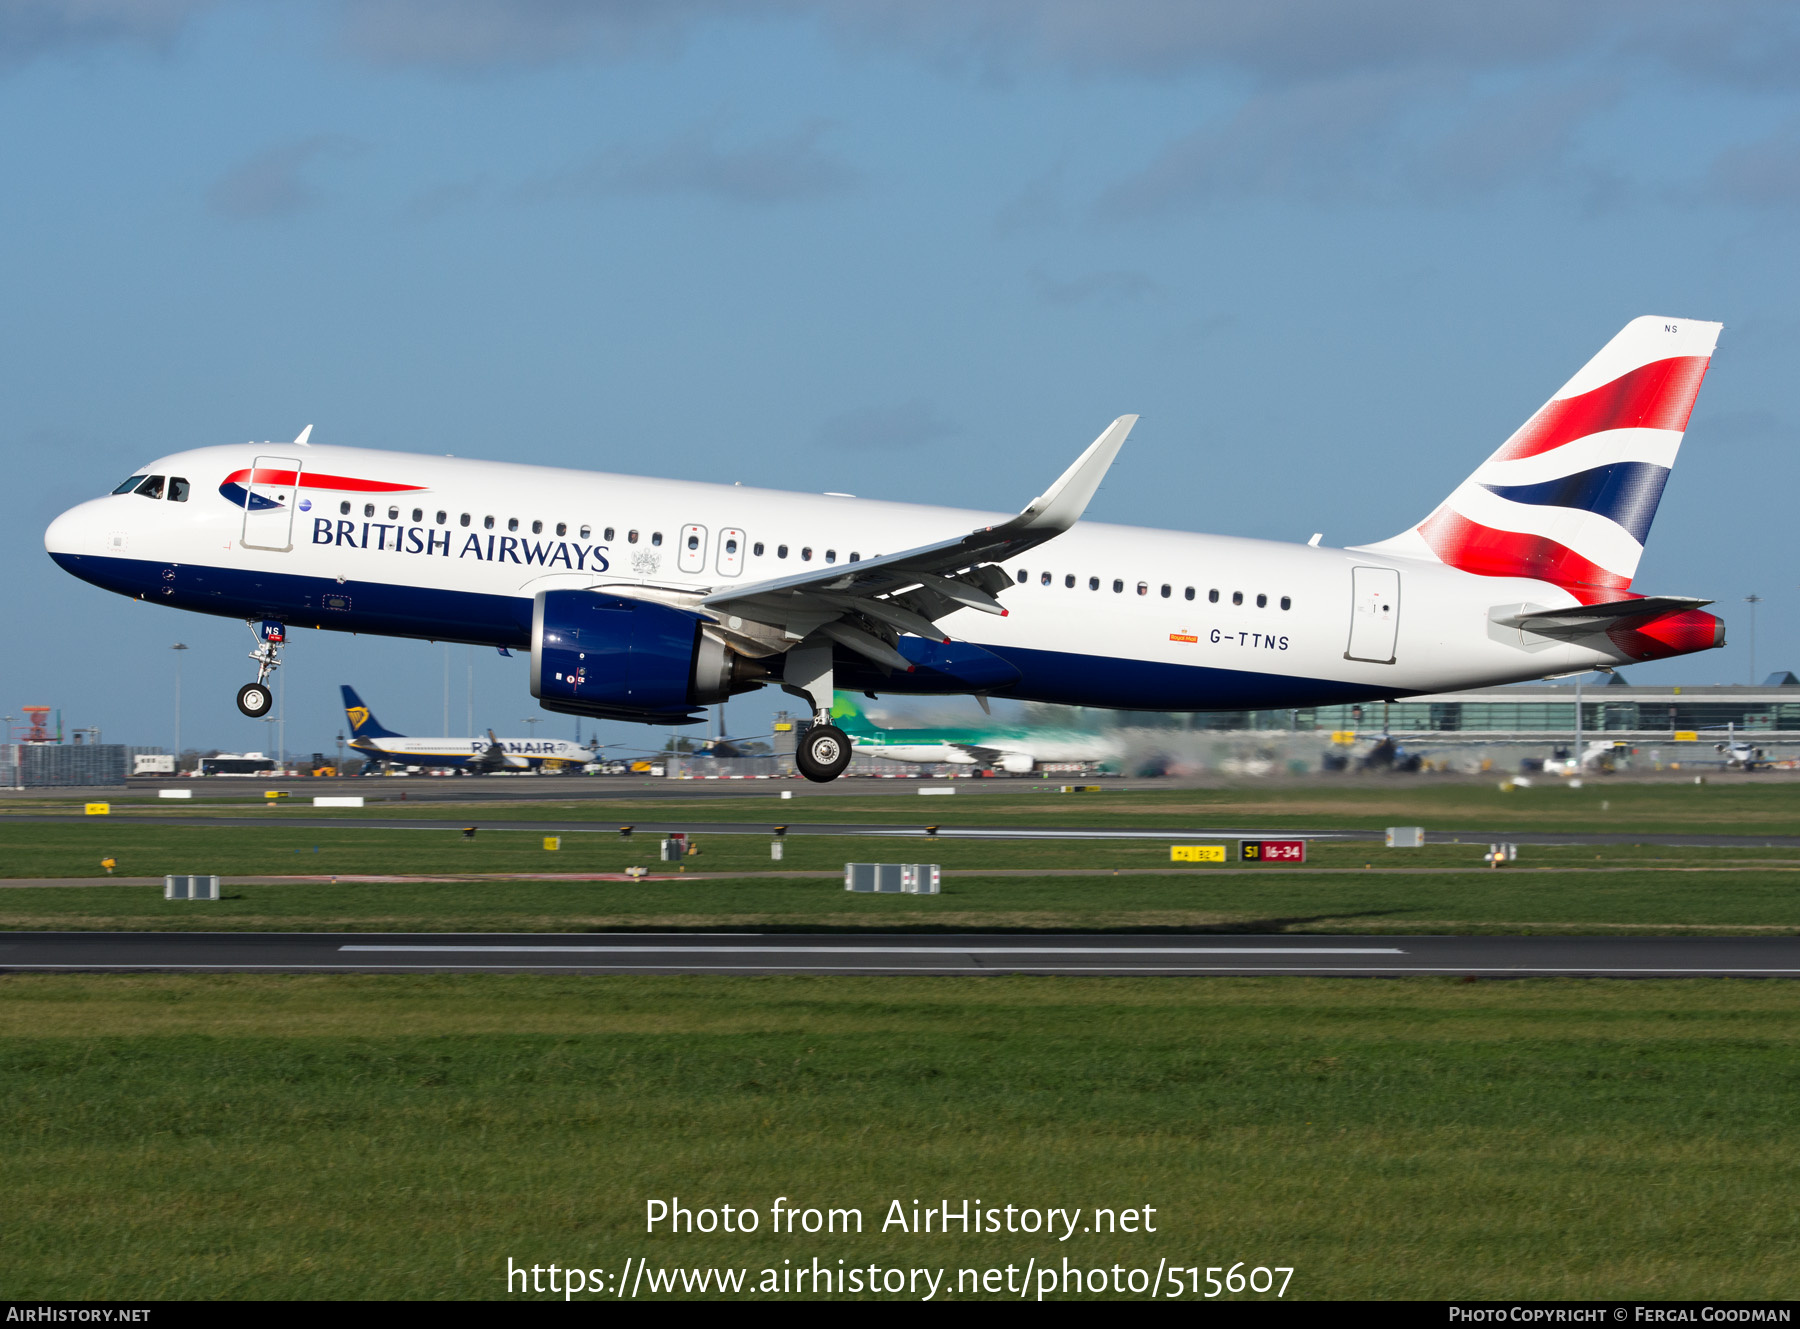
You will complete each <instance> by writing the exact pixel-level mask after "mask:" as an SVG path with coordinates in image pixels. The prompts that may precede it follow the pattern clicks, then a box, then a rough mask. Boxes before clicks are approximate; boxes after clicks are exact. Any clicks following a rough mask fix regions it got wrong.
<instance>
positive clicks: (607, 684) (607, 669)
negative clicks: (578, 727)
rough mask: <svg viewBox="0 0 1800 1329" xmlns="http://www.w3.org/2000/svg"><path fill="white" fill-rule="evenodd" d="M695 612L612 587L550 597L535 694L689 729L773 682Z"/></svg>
mask: <svg viewBox="0 0 1800 1329" xmlns="http://www.w3.org/2000/svg"><path fill="white" fill-rule="evenodd" d="M768 673H769V669H768V667H767V666H766V665H764V664H762V663H760V662H759V661H756V660H752V659H750V658H749V657H747V656H743V655H739V654H737V652H735V651H733V650H732V649H731V648H730V647H728V646H726V645H725V643H724V642H723V641H721V640H719V639H718V638H717V637H715V636H713V635H712V634H711V633H709V632H707V631H706V624H705V620H703V619H702V618H701V617H700V616H699V615H697V614H690V613H688V612H687V611H685V610H681V609H675V608H671V607H670V606H668V605H664V604H657V603H655V602H654V601H650V600H637V599H632V598H629V597H626V596H622V595H608V594H606V593H605V592H604V591H540V592H539V593H538V595H537V598H536V600H535V601H534V602H533V605H532V612H531V695H532V696H534V697H536V698H537V699H538V700H539V701H541V702H542V703H543V704H544V707H545V709H547V710H553V711H561V712H564V713H566V714H575V715H596V716H605V717H608V718H612V719H630V720H648V721H651V722H652V723H656V722H661V723H665V724H669V723H673V724H680V723H683V722H684V721H686V720H687V719H688V718H690V717H689V712H690V711H692V710H693V708H694V707H696V706H710V705H712V704H713V703H714V702H720V701H724V700H725V698H727V697H729V696H731V695H732V694H733V693H738V692H746V691H748V690H750V689H751V688H754V687H757V686H758V685H759V680H761V679H763V678H765V677H767V676H768Z"/></svg>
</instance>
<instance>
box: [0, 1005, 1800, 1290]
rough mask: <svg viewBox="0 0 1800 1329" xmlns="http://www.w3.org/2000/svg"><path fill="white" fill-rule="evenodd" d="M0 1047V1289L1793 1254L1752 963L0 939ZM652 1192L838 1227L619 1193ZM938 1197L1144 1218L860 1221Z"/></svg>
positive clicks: (1712, 1281) (1650, 1284)
mask: <svg viewBox="0 0 1800 1329" xmlns="http://www.w3.org/2000/svg"><path fill="white" fill-rule="evenodd" d="M0 1084H4V1086H5V1093H4V1098H3V1099H0V1102H3V1104H4V1106H3V1107H0V1113H3V1114H4V1118H3V1119H4V1122H5V1129H4V1130H3V1131H0V1159H3V1160H4V1162H3V1164H0V1176H3V1180H4V1186H5V1191H6V1195H7V1201H8V1218H7V1225H6V1226H7V1259H6V1262H5V1279H4V1281H5V1295H7V1296H10V1297H22V1298H46V1299H48V1298H64V1297H66V1298H79V1299H106V1300H119V1301H128V1300H131V1299H134V1298H147V1297H224V1298H241V1297H256V1298H279V1297H489V1296H500V1295H504V1293H505V1286H504V1280H503V1270H504V1268H505V1263H506V1260H507V1258H508V1257H509V1256H510V1257H512V1258H514V1259H515V1260H518V1261H520V1262H522V1263H542V1264H549V1263H552V1262H555V1263H557V1264H559V1265H571V1264H573V1265H576V1266H580V1267H602V1268H610V1269H615V1270H616V1269H617V1268H618V1267H619V1266H620V1265H621V1263H622V1262H623V1260H624V1259H625V1258H626V1257H627V1256H633V1257H636V1258H638V1259H644V1258H648V1259H650V1260H651V1261H652V1262H653V1263H654V1264H655V1265H656V1266H657V1267H664V1266H673V1265H678V1264H679V1265H715V1264H716V1265H732V1266H746V1267H749V1268H750V1269H752V1270H753V1271H754V1270H757V1269H760V1268H762V1267H765V1266H775V1267H780V1266H781V1263H782V1261H783V1260H784V1259H791V1260H793V1261H794V1262H795V1263H797V1264H802V1263H805V1262H807V1261H808V1260H809V1259H811V1258H812V1257H814V1256H817V1257H819V1258H820V1259H821V1260H822V1261H823V1262H824V1263H825V1264H827V1265H834V1264H835V1262H836V1261H837V1260H838V1259H840V1258H843V1259H846V1260H848V1261H849V1262H851V1263H854V1264H859V1265H866V1264H868V1263H876V1264H881V1265H901V1266H907V1267H912V1266H927V1265H929V1266H947V1267H950V1268H951V1269H952V1270H953V1271H954V1269H955V1268H957V1267H976V1266H989V1265H1000V1266H1004V1265H1006V1264H1015V1265H1019V1266H1023V1265H1025V1263H1026V1261H1027V1259H1028V1258H1033V1257H1035V1258H1036V1259H1038V1260H1039V1261H1040V1262H1042V1261H1044V1260H1049V1261H1051V1262H1056V1261H1059V1260H1060V1259H1061V1258H1062V1257H1063V1256H1065V1255H1066V1256H1068V1257H1069V1258H1070V1259H1071V1260H1072V1261H1073V1262H1075V1263H1077V1264H1080V1265H1083V1266H1098V1265H1108V1266H1109V1265H1111V1264H1113V1263H1115V1262H1117V1263H1121V1264H1123V1265H1125V1266H1127V1267H1145V1268H1148V1269H1152V1270H1153V1269H1154V1268H1155V1267H1156V1265H1157V1262H1158V1260H1159V1259H1165V1258H1166V1259H1168V1260H1170V1261H1171V1262H1172V1263H1179V1264H1181V1265H1187V1266H1198V1267H1205V1266H1211V1265H1218V1266H1221V1267H1227V1266H1229V1265H1230V1264H1232V1263H1233V1262H1234V1261H1237V1260H1247V1261H1249V1262H1250V1263H1251V1264H1252V1265H1254V1264H1263V1265H1269V1266H1275V1265H1284V1266H1292V1267H1294V1268H1295V1269H1296V1273H1295V1275H1294V1279H1293V1284H1292V1286H1291V1288H1290V1289H1289V1292H1288V1295H1289V1297H1290V1298H1320V1297H1464V1298H1473V1297H1493V1298H1502V1297H1504V1298H1565V1297H1573V1298H1599V1297H1604V1298H1627V1297H1629V1298H1687V1297H1709V1298H1730V1297H1745V1298H1752V1297H1753V1298H1787V1297H1792V1296H1795V1295H1796V1294H1797V1293H1800V1273H1797V1272H1796V1270H1795V1266H1794V1261H1793V1254H1794V1250H1795V1243H1796V1239H1797V1238H1800V1201H1796V1199H1795V1196H1796V1195H1797V1194H1800V1153H1797V1152H1796V1150H1795V1149H1794V1146H1793V1140H1794V1138H1795V1134H1796V1131H1797V1130H1800V989H1796V988H1795V986H1794V985H1792V984H1785V983H1770V982H1724V981H1710V982H1679V983H1661V982H1640V983H1631V984H1623V983H1582V982H1555V981H1543V982H1539V981H1532V982H1507V983H1475V984H1465V983H1453V982H1448V981H1429V980H1399V981H1386V982H1354V981H1341V980H1317V979H1284V980H1254V979H1208V980H1204V981H1198V982H1195V981H1178V980H1158V979H1075V980H1068V979H1026V978H1000V979H981V980H970V979H932V980H919V979H898V978H895V979H888V978H872V979H855V978H838V979H801V978H705V979H653V978H638V979H616V978H601V979H573V978H556V977H542V976H530V977H480V976H474V977H471V976H461V977H390V976H366V977H336V978H317V977H205V978H198V977H169V976H157V977H135V978H126V977H93V976H58V977H49V976H30V977H19V976H12V977H7V978H4V979H0ZM671 1195H678V1196H680V1197H681V1198H682V1200H683V1202H684V1203H686V1204H689V1205H691V1206H696V1207H699V1206H707V1205H710V1206H716V1205H718V1204H720V1203H731V1204H734V1205H750V1206H753V1207H756V1208H758V1209H760V1210H762V1211H764V1212H765V1213H766V1211H767V1209H768V1206H769V1205H770V1203H771V1202H772V1201H773V1200H774V1199H775V1198H776V1197H777V1196H786V1197H788V1200H789V1203H790V1204H792V1205H797V1206H814V1205H830V1206H854V1207H858V1208H860V1209H861V1210H862V1211H863V1212H864V1218H865V1223H866V1224H867V1231H866V1232H865V1233H864V1235H862V1236H861V1237H849V1238H846V1237H843V1236H841V1235H840V1236H838V1237H835V1238H833V1237H828V1236H824V1235H820V1236H817V1237H807V1236H804V1235H802V1234H800V1233H795V1234H794V1235H792V1236H788V1235H785V1234H783V1235H781V1236H779V1237H777V1236H774V1235H772V1234H770V1233H769V1232H768V1230H767V1222H766V1219H765V1220H764V1223H763V1227H762V1230H761V1231H760V1232H759V1233H758V1234H756V1235H753V1236H738V1235H733V1236H729V1237H727V1236H723V1235H719V1234H714V1235H712V1236H702V1235H692V1236H688V1235H679V1236H669V1235H666V1234H658V1235H656V1236H646V1235H645V1233H644V1225H643V1216H644V1212H645V1209H644V1206H645V1202H646V1200H647V1199H650V1198H653V1197H668V1196H671ZM965 1197H967V1198H976V1197H979V1198H980V1199H981V1200H982V1201H983V1203H984V1204H986V1205H990V1206H998V1205H1003V1204H1008V1203H1010V1204H1015V1205H1019V1206H1082V1207H1084V1208H1087V1209H1091V1207H1093V1206H1095V1205H1104V1206H1108V1207H1124V1206H1141V1205H1150V1206H1152V1207H1154V1208H1155V1210H1156V1214H1157V1217H1156V1219H1155V1222H1156V1224H1157V1232H1156V1235H1155V1236H1146V1235H1142V1234H1139V1235H1133V1236H1126V1235H1123V1234H1118V1235H1111V1236H1107V1235H1093V1234H1083V1233H1080V1232H1077V1233H1076V1234H1075V1235H1074V1236H1073V1237H1072V1238H1070V1240H1069V1241H1067V1242H1066V1243H1061V1242H1058V1241H1056V1240H1054V1239H1051V1238H1047V1237H1042V1236H1037V1237H1032V1236H1024V1235H1012V1236H1008V1235H1005V1234H1000V1235H997V1236H969V1237H963V1236H960V1235H956V1234H952V1235H950V1236H948V1237H943V1236H936V1235H934V1236H929V1237H926V1236H902V1235H900V1234H899V1233H897V1232H890V1233H888V1234H886V1235H883V1234H882V1233H881V1232H880V1230H879V1228H880V1221H881V1217H882V1215H883V1214H885V1213H886V1210H887V1205H888V1202H889V1201H890V1200H892V1199H899V1200H901V1202H902V1203H903V1205H906V1206H908V1207H910V1205H911V1202H912V1201H913V1200H915V1199H917V1200H921V1201H924V1202H927V1203H931V1202H934V1201H936V1200H938V1199H939V1198H950V1199H952V1200H953V1201H960V1200H961V1199H962V1198H965ZM952 1278H954V1273H952Z"/></svg>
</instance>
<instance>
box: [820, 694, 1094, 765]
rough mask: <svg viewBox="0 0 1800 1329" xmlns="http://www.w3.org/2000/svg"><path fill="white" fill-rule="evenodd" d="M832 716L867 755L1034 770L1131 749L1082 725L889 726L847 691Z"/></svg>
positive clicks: (832, 710)
mask: <svg viewBox="0 0 1800 1329" xmlns="http://www.w3.org/2000/svg"><path fill="white" fill-rule="evenodd" d="M831 722H832V724H834V725H836V726H837V727H838V728H839V729H841V730H843V731H844V733H845V734H846V735H848V736H849V739H850V746H851V748H852V749H853V750H854V751H856V752H857V753H860V754H861V755H862V756H865V757H886V758H887V759H888V760H889V761H917V762H931V763H942V762H947V763H949V764H951V765H953V766H991V767H993V768H995V769H996V770H1002V771H1006V772H1007V773H1008V774H1011V775H1028V774H1030V773H1031V771H1032V770H1034V769H1035V768H1036V767H1038V766H1039V765H1041V764H1042V763H1044V762H1064V761H1093V762H1097V761H1116V760H1118V759H1119V758H1120V757H1122V756H1124V755H1125V753H1124V748H1123V746H1122V745H1121V744H1120V743H1119V741H1118V740H1117V739H1116V738H1114V737H1110V736H1108V735H1106V734H1089V733H1083V732H1082V731H1081V730H1079V729H1049V728H1044V727H1041V726H1036V727H1026V726H1022V725H1002V724H995V723H989V724H968V725H934V726H931V727H929V728H909V729H900V728H894V729H887V728H883V727H882V726H881V725H878V724H876V723H874V721H872V720H870V719H869V717H868V716H866V715H864V714H863V711H862V708H861V707H860V706H859V705H857V702H856V699H855V698H854V697H851V696H847V695H846V694H844V693H842V692H840V693H838V696H837V702H836V704H834V705H833V706H832V708H831Z"/></svg>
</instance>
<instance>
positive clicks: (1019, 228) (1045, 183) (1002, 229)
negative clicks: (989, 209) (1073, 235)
mask: <svg viewBox="0 0 1800 1329" xmlns="http://www.w3.org/2000/svg"><path fill="white" fill-rule="evenodd" d="M1066 171H1067V163H1066V162H1058V163H1057V164H1056V165H1055V166H1052V167H1051V168H1050V169H1049V170H1047V171H1045V172H1044V173H1043V174H1042V175H1038V176H1034V177H1032V178H1031V179H1030V180H1027V181H1026V182H1025V186H1024V188H1022V189H1021V190H1019V192H1018V193H1017V194H1014V195H1013V196H1012V197H1011V198H1010V199H1008V200H1007V201H1006V202H1005V203H1004V204H1003V205H1001V208H1000V211H999V212H998V213H996V214H995V216H994V231H995V233H996V234H998V235H1000V236H1002V237H1005V236H1010V235H1018V234H1020V233H1022V232H1026V231H1037V230H1042V229H1043V228H1045V227H1047V226H1054V225H1056V223H1058V222H1060V221H1061V220H1062V217H1063V202H1062V193H1063V176H1064V175H1065V174H1066Z"/></svg>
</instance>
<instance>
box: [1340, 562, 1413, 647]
mask: <svg viewBox="0 0 1800 1329" xmlns="http://www.w3.org/2000/svg"><path fill="white" fill-rule="evenodd" d="M1350 578H1351V597H1350V648H1349V649H1348V650H1346V651H1345V652H1344V658H1345V659H1346V660H1369V661H1372V662H1374V663H1375V664H1393V663H1394V659H1395V655H1394V641H1395V638H1396V636H1397V635H1398V633H1399V630H1400V572H1399V570H1398V569H1397V568H1352V569H1351V570H1350Z"/></svg>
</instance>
